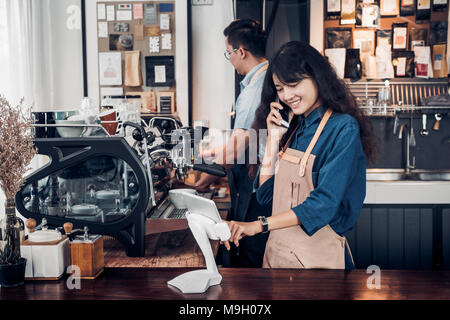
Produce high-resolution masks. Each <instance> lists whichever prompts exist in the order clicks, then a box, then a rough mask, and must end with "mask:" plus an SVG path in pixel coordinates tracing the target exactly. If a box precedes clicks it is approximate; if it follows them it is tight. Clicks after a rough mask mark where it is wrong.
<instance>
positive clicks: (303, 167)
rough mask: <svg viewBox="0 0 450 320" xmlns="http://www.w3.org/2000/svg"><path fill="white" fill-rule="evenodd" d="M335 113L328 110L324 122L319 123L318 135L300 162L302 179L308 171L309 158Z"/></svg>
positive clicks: (316, 134) (315, 135)
mask: <svg viewBox="0 0 450 320" xmlns="http://www.w3.org/2000/svg"><path fill="white" fill-rule="evenodd" d="M332 113H333V111H332V110H331V109H327V111H326V112H325V115H324V116H323V118H322V120H321V121H320V123H319V127H318V128H317V130H316V133H315V134H314V137H313V138H312V140H311V142H310V143H309V145H308V148H307V149H306V151H305V154H304V155H303V157H302V160H301V162H300V171H299V174H300V176H301V177H303V176H304V175H305V170H306V164H307V163H308V158H309V156H310V155H311V152H312V150H313V149H314V147H315V145H316V143H317V140H319V137H320V135H321V134H322V131H323V128H325V125H326V124H327V122H328V119H330V116H331V114H332Z"/></svg>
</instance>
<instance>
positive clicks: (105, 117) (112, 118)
mask: <svg viewBox="0 0 450 320" xmlns="http://www.w3.org/2000/svg"><path fill="white" fill-rule="evenodd" d="M98 117H99V118H100V120H101V122H102V127H103V128H105V129H106V131H108V133H109V135H111V136H113V135H115V134H116V131H117V125H118V122H117V114H116V111H114V110H108V111H105V112H103V113H101V114H99V116H98Z"/></svg>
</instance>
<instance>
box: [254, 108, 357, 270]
mask: <svg viewBox="0 0 450 320" xmlns="http://www.w3.org/2000/svg"><path fill="white" fill-rule="evenodd" d="M325 111H326V108H325V107H323V106H320V107H318V108H316V109H315V110H313V111H312V112H311V113H310V114H309V115H308V116H307V117H306V118H304V117H302V116H301V117H300V118H299V124H300V125H299V128H298V129H297V132H296V133H295V134H294V137H293V138H292V140H291V142H290V145H289V147H290V148H292V149H296V150H300V151H303V152H305V150H306V148H307V147H308V145H309V143H310V141H311V140H312V137H313V136H314V133H315V132H316V129H317V127H318V126H319V123H320V120H321V118H322V117H323V115H324V114H325ZM312 154H314V155H315V160H314V164H313V170H312V171H313V172H312V178H313V185H314V190H313V191H312V192H311V193H310V195H309V197H308V198H306V199H305V201H304V202H303V203H301V204H299V205H298V206H296V207H294V208H292V210H293V211H294V213H295V214H296V215H297V217H298V219H299V221H300V223H301V224H300V225H301V227H302V228H303V230H304V231H305V232H306V234H308V235H309V236H312V235H313V234H314V233H315V232H316V231H318V230H319V229H321V228H322V227H324V226H325V225H327V224H329V225H330V226H331V228H332V229H333V230H334V231H335V232H336V233H337V234H339V235H341V236H342V235H344V234H345V233H347V232H348V231H350V230H351V229H352V228H353V226H354V225H355V224H356V221H357V219H358V216H359V214H360V211H361V208H362V205H363V202H364V198H365V196H366V156H365V154H364V151H363V148H362V144H361V139H360V133H359V125H358V122H357V121H356V120H355V119H354V118H353V117H352V116H350V115H348V114H339V113H336V112H333V114H332V115H331V117H330V119H329V120H328V122H327V124H326V126H325V128H324V130H323V132H322V134H321V135H320V137H319V139H318V141H317V143H316V145H315V147H314V148H313V150H312ZM258 183H259V175H258V177H257V179H255V183H254V188H255V189H256V198H257V200H258V202H259V203H261V204H267V203H270V202H271V201H272V198H273V188H274V177H271V178H270V179H269V180H267V181H266V182H265V183H264V184H263V185H262V186H260V187H258ZM346 258H347V257H346ZM346 260H347V259H346ZM346 265H347V263H346Z"/></svg>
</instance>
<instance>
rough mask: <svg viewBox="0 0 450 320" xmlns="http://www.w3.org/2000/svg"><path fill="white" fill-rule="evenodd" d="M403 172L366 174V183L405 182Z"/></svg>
mask: <svg viewBox="0 0 450 320" xmlns="http://www.w3.org/2000/svg"><path fill="white" fill-rule="evenodd" d="M405 176H406V174H405V173H404V172H381V173H373V172H367V173H366V180H367V181H398V180H406V179H405Z"/></svg>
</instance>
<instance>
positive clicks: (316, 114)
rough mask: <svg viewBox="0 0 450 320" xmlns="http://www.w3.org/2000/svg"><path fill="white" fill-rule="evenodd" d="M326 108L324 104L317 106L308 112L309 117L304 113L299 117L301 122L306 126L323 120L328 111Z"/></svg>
mask: <svg viewBox="0 0 450 320" xmlns="http://www.w3.org/2000/svg"><path fill="white" fill-rule="evenodd" d="M326 111H327V110H326V108H325V106H323V105H320V106H318V107H317V108H315V109H314V110H313V111H311V113H310V114H308V116H307V117H305V116H304V115H302V116H301V117H300V119H299V121H300V123H302V122H303V124H301V125H303V126H304V127H305V128H307V127H309V126H311V125H312V124H314V123H315V122H317V121H320V120H322V118H323V116H324V114H325V112H326Z"/></svg>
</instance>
